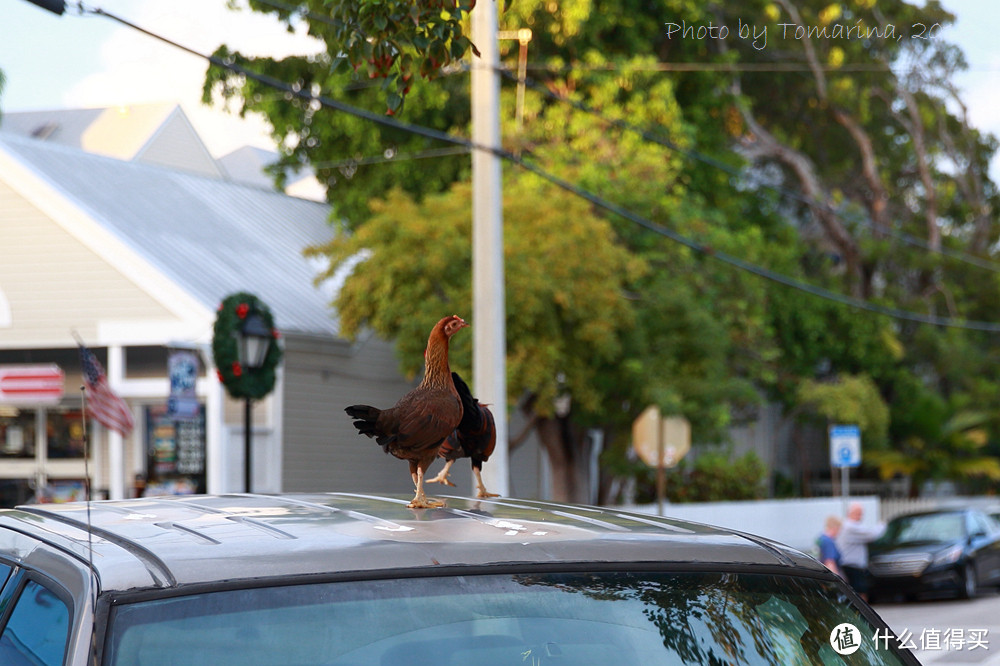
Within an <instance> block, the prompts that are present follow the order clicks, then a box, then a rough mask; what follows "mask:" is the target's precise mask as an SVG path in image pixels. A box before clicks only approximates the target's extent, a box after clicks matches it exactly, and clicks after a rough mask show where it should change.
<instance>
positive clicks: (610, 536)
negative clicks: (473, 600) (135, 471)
mask: <svg viewBox="0 0 1000 666" xmlns="http://www.w3.org/2000/svg"><path fill="white" fill-rule="evenodd" d="M407 501H408V498H406V497H401V496H398V497H397V496H378V497H375V496H367V495H358V494H346V493H324V494H284V495H219V496H216V495H196V496H180V497H164V498H146V499H134V500H121V501H99V502H93V503H91V506H90V510H89V515H88V508H87V506H86V504H85V503H82V502H78V503H70V504H45V505H35V506H27V507H18V508H17V509H13V510H6V511H0V547H2V546H3V545H4V538H5V537H4V536H3V535H4V534H10V533H9V532H7V531H6V530H5V529H4V528H7V529H9V530H11V531H12V532H11V533H18V534H19V535H24V534H27V535H29V536H31V537H33V538H36V539H40V540H43V541H46V542H48V543H49V544H50V545H51V546H54V547H56V548H57V549H59V550H60V551H63V552H65V553H70V554H72V556H73V557H75V558H76V560H77V561H78V562H80V563H81V565H80V566H82V563H83V562H86V561H87V560H89V559H92V560H93V563H94V567H95V569H96V571H97V573H98V577H99V578H100V580H101V587H102V589H103V590H104V591H108V590H129V589H136V588H156V587H159V588H170V587H173V586H177V585H186V584H198V583H211V582H220V581H228V580H236V579H255V578H268V577H276V576H294V575H322V574H342V573H348V572H363V573H364V575H371V574H372V573H373V572H377V571H380V570H391V571H397V570H400V569H411V568H421V569H427V568H432V569H433V568H434V567H448V566H480V567H482V566H490V565H510V564H518V563H520V564H538V563H541V564H558V563H593V562H609V563H613V562H629V563H635V562H655V563H665V562H675V563H687V564H691V563H696V564H700V565H709V566H712V565H715V564H719V565H721V564H725V565H730V566H731V565H733V564H745V565H761V566H770V567H799V568H801V567H806V568H808V569H809V570H810V571H814V572H823V571H825V569H824V568H823V567H822V566H821V565H820V564H819V563H818V562H816V561H815V560H814V559H812V558H810V557H808V556H806V555H803V554H802V553H799V552H798V551H795V550H792V549H790V548H787V547H785V546H781V545H778V544H775V543H773V542H770V541H767V540H765V539H762V538H759V537H753V536H749V535H746V534H742V533H740V532H736V531H732V530H723V529H717V528H713V527H708V526H705V525H699V524H695V523H687V522H684V521H679V520H674V519H670V518H660V517H656V516H649V515H642V514H632V513H625V512H621V511H618V510H616V509H610V508H606V509H601V508H595V507H578V506H565V505H558V504H551V503H545V502H535V501H527V500H515V499H489V500H476V499H467V498H461V497H447V498H446V503H447V506H446V507H444V508H441V509H410V508H408V507H407ZM88 524H90V525H91V526H92V533H93V550H92V551H90V544H89V542H88V532H87V525H88ZM18 538H22V537H20V536H19V537H18Z"/></svg>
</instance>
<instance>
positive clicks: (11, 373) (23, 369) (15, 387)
mask: <svg viewBox="0 0 1000 666" xmlns="http://www.w3.org/2000/svg"><path fill="white" fill-rule="evenodd" d="M64 380H65V375H64V374H63V371H62V368H60V367H59V366H58V365H56V364H55V363H49V364H46V365H0V403H12V402H13V403H18V404H41V403H46V404H50V403H54V402H59V400H60V399H61V398H62V396H63V384H64Z"/></svg>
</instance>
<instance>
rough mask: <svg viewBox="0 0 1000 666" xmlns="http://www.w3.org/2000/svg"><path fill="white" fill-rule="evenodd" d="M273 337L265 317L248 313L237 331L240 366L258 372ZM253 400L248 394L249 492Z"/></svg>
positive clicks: (247, 483)
mask: <svg viewBox="0 0 1000 666" xmlns="http://www.w3.org/2000/svg"><path fill="white" fill-rule="evenodd" d="M272 339H273V335H272V333H271V329H270V328H268V326H267V323H265V321H264V318H263V317H261V316H260V314H259V313H258V312H257V311H255V310H254V311H251V312H250V313H248V314H247V316H246V319H244V320H243V324H242V325H241V326H240V327H239V328H238V329H237V333H236V353H237V354H238V356H239V362H240V366H242V367H244V368H246V372H256V371H257V370H258V369H259V368H260V367H261V366H262V365H264V359H265V358H267V352H268V350H269V349H270V348H271V341H272ZM251 402H252V398H250V396H247V397H246V398H245V403H244V412H243V424H244V426H243V449H244V453H243V455H244V463H243V489H244V490H245V491H246V492H248V493H249V492H253V464H252V460H253V458H252V455H251V451H252V448H253V434H252V431H253V428H252V418H251V413H250V405H251Z"/></svg>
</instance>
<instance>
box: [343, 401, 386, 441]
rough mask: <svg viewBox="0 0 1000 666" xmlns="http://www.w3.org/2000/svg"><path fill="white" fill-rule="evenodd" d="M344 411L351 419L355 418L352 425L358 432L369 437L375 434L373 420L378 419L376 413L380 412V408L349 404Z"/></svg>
mask: <svg viewBox="0 0 1000 666" xmlns="http://www.w3.org/2000/svg"><path fill="white" fill-rule="evenodd" d="M344 411H345V412H347V415H348V416H350V417H351V418H352V419H356V420H355V421H354V427H355V428H357V429H358V432H359V433H361V434H362V435H367V436H369V437H374V436H375V422H376V421H377V420H378V415H379V414H381V413H382V410H381V409H377V408H375V407H370V406H368V405H351V406H350V407H347V408H345V409H344Z"/></svg>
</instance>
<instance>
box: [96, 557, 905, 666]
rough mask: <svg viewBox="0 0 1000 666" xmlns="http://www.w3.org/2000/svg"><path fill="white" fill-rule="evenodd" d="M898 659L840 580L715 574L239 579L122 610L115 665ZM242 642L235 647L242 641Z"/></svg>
mask: <svg viewBox="0 0 1000 666" xmlns="http://www.w3.org/2000/svg"><path fill="white" fill-rule="evenodd" d="M843 623H850V624H853V625H854V626H856V627H857V628H858V630H859V632H860V633H859V634H858V639H859V641H860V643H861V645H860V647H859V650H858V652H859V653H858V654H856V655H855V657H854V658H856V659H857V661H856V662H855V663H865V664H873V665H887V664H900V663H902V661H901V658H900V657H899V655H898V654H896V653H895V652H894V651H892V650H893V649H894V646H881V649H880V646H878V645H877V643H875V642H874V641H872V640H871V639H872V637H873V636H874V635H876V629H875V628H874V627H873V626H872V625H871V624H869V623H868V622H867V620H865V618H864V617H863V615H862V614H861V612H860V611H859V609H858V608H857V607H855V606H852V604H851V601H850V598H849V597H848V596H847V594H846V592H845V591H844V588H843V587H841V586H838V585H836V584H834V583H830V582H825V581H818V580H815V579H807V578H796V577H790V576H770V575H750V574H745V575H743V574H741V575H737V574H718V573H712V574H707V573H682V574H665V573H643V574H637V573H602V574H510V575H489V576H455V577H435V578H410V579H397V580H380V581H361V582H345V583H329V584H318V585H299V586H290V587H276V588H260V589H250V590H231V591H224V592H215V593H209V594H199V595H194V596H187V597H179V598H172V599H166V600H158V601H143V602H140V603H134V604H125V605H120V606H117V607H115V609H114V611H113V615H112V619H111V636H110V645H109V655H110V656H109V660H108V663H109V664H110V665H112V666H125V665H126V664H128V665H129V666H132V665H136V666H170V665H173V664H176V663H179V662H177V661H176V656H177V655H178V654H183V655H184V661H183V663H184V664H185V666H209V665H211V666H245V664H246V661H247V655H250V654H252V655H253V663H254V664H258V665H263V664H274V665H279V664H280V665H282V666H284V665H285V664H297V665H307V664H338V665H343V666H348V665H350V666H353V665H360V664H375V665H376V666H404V665H405V666H422V665H427V666H431V665H433V666H466V665H468V664H476V665H477V666H500V665H504V666H522V665H524V664H529V665H541V664H556V663H563V664H580V665H584V666H586V665H589V664H593V665H595V666H596V665H600V666H606V665H607V664H636V665H642V666H645V665H646V664H722V663H725V664H754V665H757V664H843V663H844V662H843V660H842V658H841V657H840V655H838V654H837V653H836V652H835V650H834V649H833V647H832V643H831V635H832V633H833V632H834V630H835V629H836V628H837V627H839V626H841V625H842V624H843ZM234 645H238V646H240V649H239V650H233V646H234Z"/></svg>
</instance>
